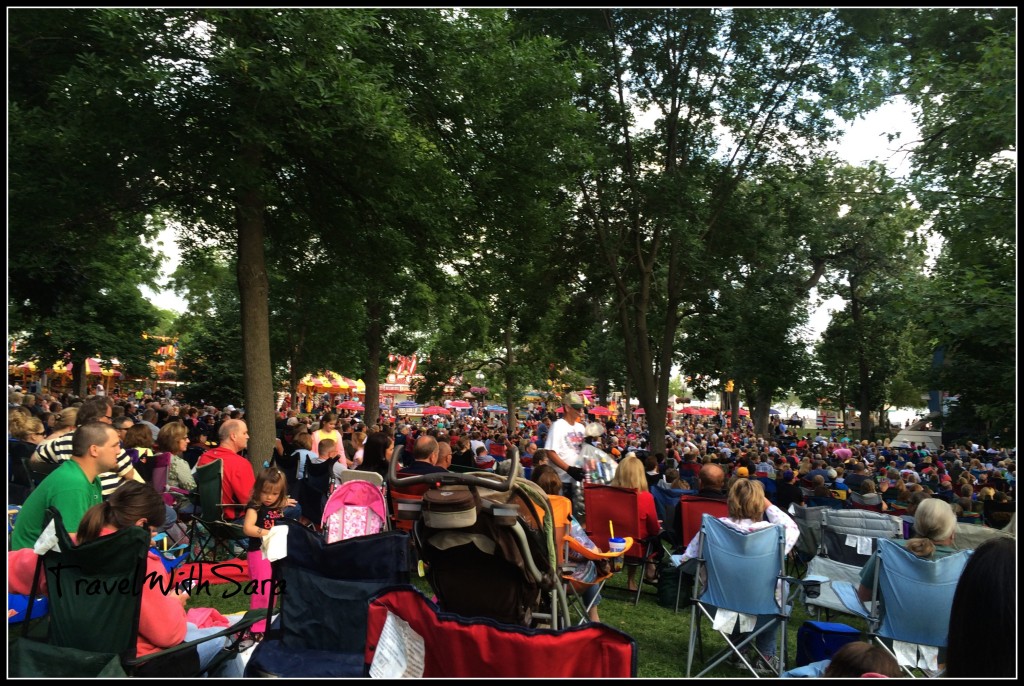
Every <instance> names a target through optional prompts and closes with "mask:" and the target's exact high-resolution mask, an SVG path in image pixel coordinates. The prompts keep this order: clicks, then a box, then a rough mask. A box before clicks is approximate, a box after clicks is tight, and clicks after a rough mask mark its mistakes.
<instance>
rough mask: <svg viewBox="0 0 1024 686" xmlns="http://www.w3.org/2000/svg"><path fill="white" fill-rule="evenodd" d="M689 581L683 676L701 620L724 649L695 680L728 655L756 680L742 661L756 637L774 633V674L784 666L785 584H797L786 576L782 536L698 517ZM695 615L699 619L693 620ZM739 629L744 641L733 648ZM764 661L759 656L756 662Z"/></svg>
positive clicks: (772, 530)
mask: <svg viewBox="0 0 1024 686" xmlns="http://www.w3.org/2000/svg"><path fill="white" fill-rule="evenodd" d="M697 562H698V567H697V573H696V574H695V577H694V587H693V605H692V607H691V615H690V641H689V651H688V654H687V658H686V676H687V677H689V676H690V673H691V671H692V667H693V657H694V652H695V649H696V644H697V640H698V637H699V636H700V624H701V620H702V619H703V618H704V617H705V616H706V617H707V618H708V619H710V620H713V624H712V627H713V628H714V629H715V630H716V631H718V632H719V633H720V634H721V635H722V637H723V638H724V639H725V642H726V644H727V648H726V649H724V650H722V651H721V652H719V653H718V654H717V655H715V656H714V657H712V658H711V659H710V661H709V662H708V663H706V664H705V666H704V669H703V670H702V671H701V672H700V674H698V675H697V676H698V677H700V676H703V675H705V674H707V673H708V672H709V671H710V670H712V669H714V668H715V667H716V666H718V665H719V664H720V663H721V662H723V661H724V660H725V659H726V658H727V657H729V655H730V654H731V653H734V654H736V655H737V656H738V657H739V658H740V660H741V661H742V662H743V664H744V665H745V666H746V667H747V668H748V669H749V670H750V671H751V672H752V673H753V674H754V676H757V671H756V669H755V667H754V666H753V665H751V664H750V663H749V662H747V658H746V656H745V655H744V652H745V651H746V649H747V647H753V646H754V645H755V643H754V641H755V639H756V637H757V636H759V635H760V634H761V633H763V632H765V631H775V630H776V628H778V629H779V638H777V639H776V643H777V644H778V645H777V649H776V656H777V657H778V671H776V673H775V674H776V676H778V675H779V674H781V673H782V671H783V669H784V668H785V664H786V624H787V622H788V620H789V611H790V606H789V604H788V602H787V598H786V594H787V584H788V583H795V584H802V583H803V582H801V580H799V579H796V578H793V577H787V576H785V565H786V541H785V532H784V530H783V528H782V527H781V526H779V525H773V526H770V527H766V528H764V529H760V530H757V531H753V532H749V533H748V532H742V531H737V530H736V529H733V528H732V527H730V526H728V525H727V524H725V523H723V522H722V521H720V520H719V519H718V518H716V517H712V516H711V515H707V514H705V515H703V517H702V524H701V530H700V557H699V558H698V560H697ZM698 613H699V614H698ZM737 624H738V625H739V627H740V628H741V630H742V631H744V632H747V631H749V633H746V636H745V637H744V638H742V639H740V640H739V641H738V642H735V643H734V642H733V641H734V639H733V638H731V634H732V631H733V628H734V626H736V625H737ZM761 657H762V658H763V656H761Z"/></svg>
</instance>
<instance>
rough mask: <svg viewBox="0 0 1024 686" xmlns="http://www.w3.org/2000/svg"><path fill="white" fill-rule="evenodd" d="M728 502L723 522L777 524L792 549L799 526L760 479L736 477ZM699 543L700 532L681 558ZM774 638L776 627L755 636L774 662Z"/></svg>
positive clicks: (694, 553) (745, 527) (748, 527)
mask: <svg viewBox="0 0 1024 686" xmlns="http://www.w3.org/2000/svg"><path fill="white" fill-rule="evenodd" d="M728 503H729V516H728V517H719V518H718V519H719V520H720V521H721V522H723V523H724V524H725V525H726V526H729V527H731V528H733V529H736V530H737V531H745V532H749V531H758V530H760V529H765V528H767V527H769V526H775V525H776V524H778V525H780V526H782V527H783V528H784V529H785V537H786V554H787V555H788V554H789V551H790V550H792V549H793V546H795V545H796V542H797V539H798V538H800V528H799V527H798V526H797V525H796V522H794V521H793V520H792V519H791V518H790V516H789V515H787V514H786V513H785V512H783V511H782V510H781V509H779V508H778V507H776V506H775V505H772V503H771V501H770V500H768V498H766V497H765V495H764V486H762V485H761V482H760V481H755V480H753V479H736V481H734V482H733V484H732V486H731V487H730V488H729V496H728ZM765 517H767V518H768V521H764V518H765ZM699 543H700V534H697V535H696V536H694V537H693V540H692V541H690V544H689V545H687V546H686V550H685V551H684V552H683V558H682V562H686V561H687V560H691V559H694V558H696V557H698V554H699V552H700V551H699ZM776 638H777V630H776V631H763V632H761V633H760V634H758V636H757V638H756V639H754V643H755V645H756V646H757V649H758V650H759V651H760V652H761V654H763V655H764V656H765V657H767V658H769V660H770V661H772V662H773V663H774V661H775V660H777V658H776V657H775V643H776ZM775 666H776V665H775V664H770V665H768V667H769V668H774V667H775Z"/></svg>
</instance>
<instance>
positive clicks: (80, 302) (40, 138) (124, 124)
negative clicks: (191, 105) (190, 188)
mask: <svg viewBox="0 0 1024 686" xmlns="http://www.w3.org/2000/svg"><path fill="white" fill-rule="evenodd" d="M9 19H10V32H9V34H8V45H9V48H10V59H11V67H12V71H11V79H10V82H9V95H10V102H9V133H10V149H9V159H8V164H9V167H10V169H11V176H10V192H9V225H8V230H9V233H8V238H9V245H8V248H9V251H10V255H11V264H12V265H13V266H14V270H13V273H16V275H17V276H16V278H13V279H11V280H10V282H9V295H8V304H9V318H10V326H11V328H12V330H15V331H23V332H24V333H25V336H24V338H25V341H24V344H23V345H22V347H21V351H20V352H21V354H23V355H27V356H29V357H32V358H34V359H37V360H38V361H39V362H40V363H41V366H43V367H45V366H47V365H49V364H52V363H53V362H54V361H56V360H58V359H62V360H65V361H71V362H74V363H75V366H74V388H75V389H76V391H77V392H78V393H79V394H84V392H85V383H86V377H85V374H84V373H83V372H84V369H85V360H86V358H88V357H91V356H94V355H99V356H101V357H102V358H103V359H104V360H106V361H108V362H109V360H111V359H113V358H117V359H118V360H120V362H121V364H122V368H123V369H124V370H125V371H126V372H131V373H139V372H140V371H141V370H142V369H145V368H147V365H148V360H149V355H150V353H151V352H152V351H151V350H149V349H148V344H147V343H146V342H145V341H144V340H143V339H142V338H141V333H142V331H144V330H146V329H148V328H151V327H152V326H154V325H155V324H156V322H157V318H156V310H155V308H153V306H152V304H151V303H149V302H148V301H147V300H145V299H144V298H143V296H142V293H141V292H140V290H139V286H140V285H147V286H150V287H153V286H155V278H156V275H157V266H158V261H157V259H156V258H155V257H154V256H153V255H152V253H151V252H150V251H149V250H148V249H146V248H144V247H143V245H142V243H141V242H140V239H141V240H146V239H149V238H152V237H153V236H155V235H156V233H157V231H158V229H159V227H160V225H161V221H162V218H161V217H160V216H159V215H156V214H155V213H154V214H150V213H149V209H150V207H151V205H152V202H153V200H154V198H155V197H157V196H158V195H159V193H160V190H159V188H158V187H157V185H156V184H155V183H154V180H153V178H152V169H153V166H154V164H157V160H159V159H160V158H161V155H162V151H161V149H160V147H159V144H158V143H154V140H153V136H154V133H155V131H156V129H154V125H155V119H154V117H153V113H154V111H155V109H156V107H157V103H156V98H155V97H154V95H153V93H152V92H151V91H150V90H149V89H148V88H147V86H149V85H150V84H151V83H152V78H151V71H152V69H151V68H150V67H147V66H146V64H145V62H146V58H147V56H148V55H147V53H146V52H145V50H144V49H142V47H141V46H140V45H139V44H138V43H136V42H135V39H134V38H132V37H131V36H134V34H135V33H136V31H145V30H146V29H147V27H150V28H151V26H152V25H151V24H149V23H148V22H147V20H146V19H145V18H141V17H138V16H136V15H133V14H131V13H130V12H124V11H115V10H57V11H54V10H37V9H20V10H13V11H11V12H10V13H9ZM112 121H116V122H118V123H119V126H117V127H112V126H110V122H112ZM143 148H146V149H147V151H148V153H147V154H146V155H142V154H140V151H141V150H142V149H143Z"/></svg>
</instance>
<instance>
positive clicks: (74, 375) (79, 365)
mask: <svg viewBox="0 0 1024 686" xmlns="http://www.w3.org/2000/svg"><path fill="white" fill-rule="evenodd" d="M87 359H88V355H82V357H81V358H80V359H75V358H74V357H72V358H71V359H70V362H71V363H72V364H73V365H74V367H72V368H71V388H72V389H74V393H75V395H77V396H78V397H79V398H84V397H85V396H86V388H85V383H86V380H87V378H88V375H87V374H86V373H85V366H86V364H87V363H86V360H87Z"/></svg>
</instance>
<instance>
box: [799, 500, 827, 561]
mask: <svg viewBox="0 0 1024 686" xmlns="http://www.w3.org/2000/svg"><path fill="white" fill-rule="evenodd" d="M792 507H793V521H794V522H796V525H797V528H799V529H800V538H798V539H797V540H796V545H795V546H794V547H793V549H792V550H791V551H790V560H791V561H792V562H793V565H794V571H795V572H797V573H796V574H794V576H800V577H803V576H805V575H806V574H807V563H808V562H810V561H811V560H812V559H813V558H814V556H815V555H817V554H818V549H819V548H820V547H821V519H822V516H823V515H822V513H823V512H825V511H826V510H828V509H829V508H827V507H806V506H804V505H797V504H796V503H794V504H793V506H792Z"/></svg>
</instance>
